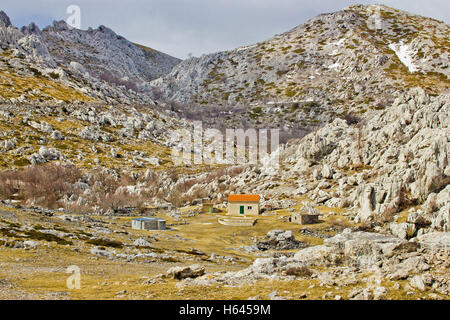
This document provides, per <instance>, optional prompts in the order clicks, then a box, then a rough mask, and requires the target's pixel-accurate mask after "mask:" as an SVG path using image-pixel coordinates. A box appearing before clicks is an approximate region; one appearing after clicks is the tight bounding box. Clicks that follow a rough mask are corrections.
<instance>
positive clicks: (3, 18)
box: [0, 11, 12, 27]
mask: <svg viewBox="0 0 450 320" xmlns="http://www.w3.org/2000/svg"><path fill="white" fill-rule="evenodd" d="M0 22H2V23H3V25H4V26H5V27H9V26H11V25H12V23H11V20H10V19H9V17H8V15H7V14H6V13H5V12H4V11H0Z"/></svg>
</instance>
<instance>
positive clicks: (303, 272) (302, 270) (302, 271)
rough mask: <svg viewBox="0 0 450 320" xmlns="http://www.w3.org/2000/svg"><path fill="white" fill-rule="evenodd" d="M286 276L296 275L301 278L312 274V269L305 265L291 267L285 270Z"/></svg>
mask: <svg viewBox="0 0 450 320" xmlns="http://www.w3.org/2000/svg"><path fill="white" fill-rule="evenodd" d="M285 274H286V275H287V276H296V277H303V278H310V277H311V276H312V274H313V273H312V271H311V270H310V269H308V268H307V267H292V268H289V269H287V270H286V271H285Z"/></svg>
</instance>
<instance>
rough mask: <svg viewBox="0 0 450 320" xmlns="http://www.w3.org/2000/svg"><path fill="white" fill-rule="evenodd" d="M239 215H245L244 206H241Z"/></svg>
mask: <svg viewBox="0 0 450 320" xmlns="http://www.w3.org/2000/svg"><path fill="white" fill-rule="evenodd" d="M239 213H240V214H244V206H241V207H240V210H239Z"/></svg>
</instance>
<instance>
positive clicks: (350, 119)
mask: <svg viewBox="0 0 450 320" xmlns="http://www.w3.org/2000/svg"><path fill="white" fill-rule="evenodd" d="M341 119H343V120H345V121H346V122H347V124H348V125H349V126H352V125H356V124H358V123H360V122H361V120H362V119H361V118H360V117H358V116H357V115H355V114H353V113H346V114H344V115H343V116H341Z"/></svg>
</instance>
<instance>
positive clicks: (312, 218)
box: [289, 213, 319, 224]
mask: <svg viewBox="0 0 450 320" xmlns="http://www.w3.org/2000/svg"><path fill="white" fill-rule="evenodd" d="M289 222H293V223H297V224H315V223H319V215H318V214H307V213H294V214H292V216H290V217H289Z"/></svg>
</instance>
